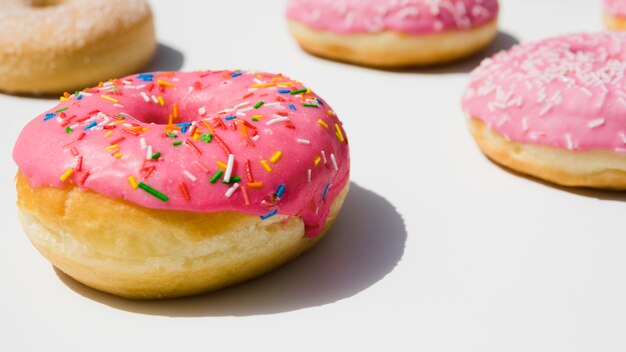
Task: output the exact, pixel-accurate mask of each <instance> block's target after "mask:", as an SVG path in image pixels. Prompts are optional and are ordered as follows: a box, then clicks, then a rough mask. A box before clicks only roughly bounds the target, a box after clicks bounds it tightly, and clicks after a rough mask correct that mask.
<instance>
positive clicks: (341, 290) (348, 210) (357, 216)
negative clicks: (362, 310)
mask: <svg viewBox="0 0 626 352" xmlns="http://www.w3.org/2000/svg"><path fill="white" fill-rule="evenodd" d="M406 238H407V232H406V227H405V224H404V220H403V219H402V216H401V215H400V214H399V213H398V212H397V210H396V209H395V207H394V206H393V205H392V204H391V203H389V202H388V201H387V200H386V199H385V198H383V197H381V196H379V195H377V194H376V193H374V192H372V191H369V190H367V189H365V188H362V187H360V186H359V185H357V184H356V183H354V182H353V183H352V184H351V188H350V193H349V194H348V197H347V198H346V201H345V204H344V207H343V209H342V211H341V213H340V215H339V217H338V219H337V220H336V222H335V224H334V226H333V227H332V229H331V230H330V231H329V233H328V234H327V236H326V238H324V240H322V241H321V242H320V243H319V244H318V245H317V247H316V248H314V249H312V250H311V251H309V252H308V253H305V254H304V255H302V256H301V257H300V258H297V259H296V260H294V261H293V262H291V263H288V264H286V265H285V266H283V267H282V268H279V269H278V270H276V271H274V272H272V273H269V274H267V275H264V276H262V277H260V278H257V279H254V280H251V281H248V282H245V283H242V284H239V285H236V286H232V287H229V288H225V289H222V290H220V291H216V292H213V293H208V294H206V295H202V296H196V297H188V298H176V299H167V300H160V301H133V300H128V299H124V298H120V297H116V296H113V295H109V294H106V293H102V292H99V291H97V290H94V289H91V288H89V287H87V286H84V285H82V284H81V283H79V282H77V281H75V280H73V279H72V278H70V277H69V276H67V275H65V274H64V273H62V272H61V271H60V270H57V269H55V270H56V273H57V275H58V277H59V278H60V279H61V281H62V282H63V283H65V284H66V285H67V286H68V287H69V288H70V289H72V290H73V291H75V292H76V293H78V294H80V295H81V296H83V297H86V298H89V299H91V300H94V301H97V302H99V303H102V304H105V305H108V306H110V307H113V308H116V309H120V310H124V311H128V312H133V313H140V314H147V315H160V316H170V317H204V316H249V315H261V314H276V313H282V312H287V311H294V310H299V309H304V308H309V307H316V306H322V305H326V304H330V303H334V302H337V301H340V300H342V299H346V298H349V297H351V296H354V295H356V294H357V293H359V292H361V291H363V290H365V289H367V288H368V287H370V286H372V285H374V284H375V283H377V282H378V281H380V280H382V279H383V278H384V277H385V276H386V275H387V274H389V273H390V272H391V271H392V270H393V269H394V268H395V267H396V265H397V264H398V262H399V261H400V260H401V259H402V256H403V254H404V246H405V242H406Z"/></svg>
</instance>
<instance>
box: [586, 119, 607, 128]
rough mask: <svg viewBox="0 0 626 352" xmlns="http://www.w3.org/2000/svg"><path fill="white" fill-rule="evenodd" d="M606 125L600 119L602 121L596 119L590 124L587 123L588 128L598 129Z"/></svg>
mask: <svg viewBox="0 0 626 352" xmlns="http://www.w3.org/2000/svg"><path fill="white" fill-rule="evenodd" d="M602 125H604V119H602V118H600V119H595V120H591V121H589V122H587V127H589V128H596V127H599V126H602Z"/></svg>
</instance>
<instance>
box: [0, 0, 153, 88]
mask: <svg viewBox="0 0 626 352" xmlns="http://www.w3.org/2000/svg"><path fill="white" fill-rule="evenodd" d="M0 33H2V36H0V91H5V92H10V93H19V94H33V93H34V94H60V93H63V92H64V91H70V92H73V91H75V90H80V89H83V88H85V87H87V86H90V85H93V84H96V83H98V82H99V81H104V80H108V79H109V78H113V77H120V76H124V75H127V74H130V73H133V72H136V71H138V70H140V69H141V68H142V67H143V66H144V65H145V64H147V63H148V62H149V60H150V59H151V57H152V56H153V54H154V52H155V49H156V40H155V34H154V26H153V23H152V13H151V11H150V7H149V6H148V3H147V2H146V1H145V0H0Z"/></svg>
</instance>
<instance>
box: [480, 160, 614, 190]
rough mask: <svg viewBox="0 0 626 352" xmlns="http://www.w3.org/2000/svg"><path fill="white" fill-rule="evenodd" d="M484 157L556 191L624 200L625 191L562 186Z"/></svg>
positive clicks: (507, 171)
mask: <svg viewBox="0 0 626 352" xmlns="http://www.w3.org/2000/svg"><path fill="white" fill-rule="evenodd" d="M483 155H484V154H483ZM485 157H486V158H487V159H488V160H489V161H490V162H491V163H492V164H493V165H495V166H496V167H498V168H499V169H501V170H504V171H505V172H506V173H508V174H510V175H513V176H516V177H520V178H523V179H525V180H526V181H529V182H534V183H538V184H541V185H542V186H544V187H547V188H552V189H555V190H558V191H562V192H567V193H570V194H574V195H577V196H582V197H587V198H594V199H597V200H602V201H614V202H626V191H620V190H608V189H605V190H603V189H598V188H591V187H582V186H571V187H568V186H562V185H559V184H556V183H552V182H549V181H546V180H544V179H541V178H538V177H535V176H533V175H528V174H524V173H521V172H519V171H517V170H513V169H511V168H509V167H507V166H504V165H501V164H499V163H498V162H496V161H495V160H493V159H491V158H489V157H488V156H486V155H485Z"/></svg>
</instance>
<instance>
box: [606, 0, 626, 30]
mask: <svg viewBox="0 0 626 352" xmlns="http://www.w3.org/2000/svg"><path fill="white" fill-rule="evenodd" d="M602 3H603V5H604V24H605V25H606V27H607V28H609V29H612V30H625V29H626V1H624V0H603V2H602Z"/></svg>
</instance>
